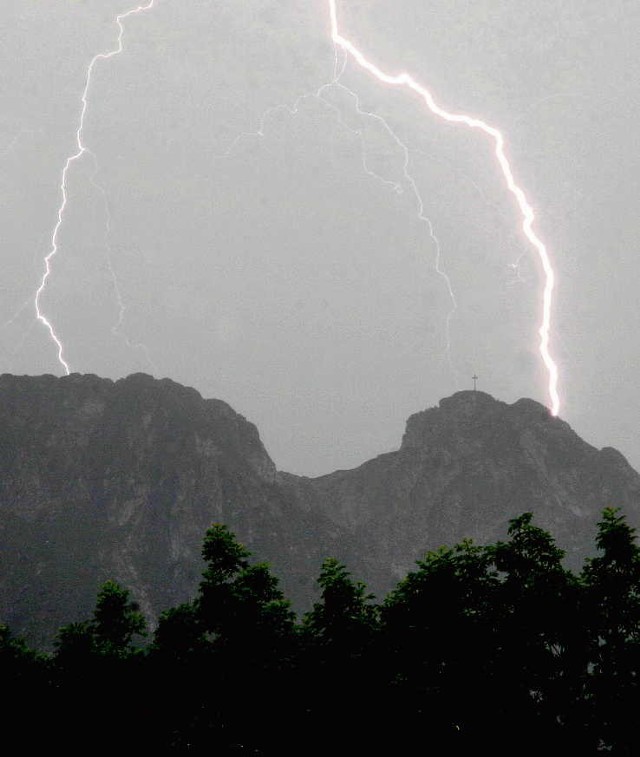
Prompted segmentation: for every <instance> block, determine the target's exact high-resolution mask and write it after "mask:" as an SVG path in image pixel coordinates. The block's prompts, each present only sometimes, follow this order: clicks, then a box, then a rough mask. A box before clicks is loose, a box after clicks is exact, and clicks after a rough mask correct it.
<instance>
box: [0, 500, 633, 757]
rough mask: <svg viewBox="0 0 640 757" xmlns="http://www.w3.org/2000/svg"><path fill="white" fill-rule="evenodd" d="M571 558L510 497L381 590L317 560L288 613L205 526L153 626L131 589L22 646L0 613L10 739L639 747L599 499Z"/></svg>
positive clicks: (190, 748)
mask: <svg viewBox="0 0 640 757" xmlns="http://www.w3.org/2000/svg"><path fill="white" fill-rule="evenodd" d="M596 546H597V548H598V556H597V557H595V558H593V559H590V560H588V561H587V562H586V564H585V566H584V568H583V570H582V571H581V573H580V574H575V573H573V572H571V571H569V570H567V569H566V568H565V567H564V566H563V563H562V559H563V552H562V551H561V550H560V549H559V548H558V547H557V546H556V545H555V543H554V540H553V538H552V537H551V535H550V534H549V533H547V532H546V531H544V530H543V529H541V528H539V527H537V526H536V525H534V524H533V522H532V516H531V515H530V514H524V515H522V516H520V517H518V518H516V519H514V520H513V521H511V523H510V528H509V535H508V538H507V540H506V541H504V542H498V543H496V544H493V545H490V546H485V547H481V546H477V545H475V544H473V543H471V542H469V541H464V542H462V543H461V544H458V545H456V546H454V547H443V548H441V549H439V550H437V551H435V552H430V553H428V554H427V555H426V556H425V557H424V559H423V560H421V561H419V562H418V563H417V567H416V569H415V571H413V572H412V573H410V574H409V575H408V576H407V577H406V578H405V579H404V580H403V581H401V582H400V583H399V584H398V586H397V587H396V588H395V589H394V590H393V591H392V592H391V593H390V594H389V595H388V596H387V597H386V598H385V599H384V601H382V602H381V603H379V604H376V603H375V601H374V598H373V597H372V596H371V595H370V594H368V593H367V589H366V587H365V586H364V584H362V583H360V582H357V581H354V580H353V579H352V578H351V576H350V574H349V573H348V571H347V570H346V568H345V566H344V565H341V564H340V563H339V562H338V561H336V560H334V559H327V560H326V561H325V562H324V564H323V566H322V570H321V573H320V577H319V586H320V599H319V601H318V602H317V603H316V604H315V605H314V606H313V608H312V610H311V611H310V612H308V613H307V614H306V615H304V616H303V617H302V618H301V619H298V618H296V616H295V615H294V613H293V612H292V610H291V607H290V604H289V602H288V600H287V599H286V598H285V597H284V596H283V594H282V592H281V591H280V589H279V588H278V581H277V579H276V578H275V577H274V576H273V575H272V574H271V572H270V570H269V567H268V566H267V565H265V564H253V563H251V562H250V561H249V557H250V555H249V552H248V551H247V550H246V549H245V548H244V546H242V545H241V544H239V543H238V542H237V540H236V539H235V537H234V535H233V534H232V533H231V532H230V531H229V530H228V529H227V528H226V527H225V526H221V525H214V526H213V527H212V528H210V529H209V530H208V531H207V534H206V536H205V540H204V546H203V556H204V559H205V562H206V570H205V572H204V574H203V578H202V581H201V583H200V587H199V591H198V595H197V596H196V598H195V599H194V600H193V601H191V602H188V603H186V604H183V605H180V606H179V607H176V608H173V609H171V610H169V611H167V612H165V613H164V614H163V615H162V617H161V618H160V621H159V624H158V627H157V629H156V630H155V632H154V634H153V635H152V636H150V637H149V636H146V630H145V622H144V619H143V617H142V615H141V614H140V612H139V610H138V608H137V606H136V605H135V603H134V602H133V601H132V600H131V599H130V596H129V593H128V591H127V590H126V589H124V588H122V587H121V586H119V585H118V584H116V583H115V582H112V581H109V582H107V583H106V584H105V585H104V586H103V587H102V589H101V591H100V593H99V595H98V598H97V603H96V609H95V611H94V614H93V617H92V618H91V619H90V620H87V621H86V622H83V623H74V624H71V625H68V626H65V627H64V628H62V629H61V630H60V631H59V634H58V637H57V643H56V649H55V652H54V653H53V654H49V655H45V654H41V653H38V652H36V651H33V650H31V649H29V648H28V647H27V646H26V645H25V644H24V643H23V642H22V641H21V640H19V639H16V638H14V637H13V636H12V635H11V633H10V632H9V630H8V629H7V628H6V627H4V626H0V676H1V678H0V680H1V681H2V685H3V690H4V694H5V697H4V701H5V705H4V706H3V708H2V712H3V721H4V722H3V724H2V732H3V736H4V740H5V743H10V742H12V741H13V740H16V742H17V743H18V744H20V745H21V746H22V748H23V750H29V749H30V748H34V747H38V748H42V747H46V748H47V749H51V748H52V747H56V748H64V749H65V750H66V751H67V752H69V753H74V752H76V751H80V750H82V751H83V753H93V752H98V753H100V752H102V751H106V750H114V749H118V750H119V751H123V750H124V751H126V752H129V751H134V750H135V751H142V753H145V754H147V753H148V754H153V753H161V752H164V751H178V752H193V753H204V752H207V753H209V754H212V755H234V754H248V755H249V754H251V755H265V756H267V755H268V756H271V755H273V756H274V757H275V756H276V755H293V754H295V755H316V754H318V755H320V754H323V755H327V754H329V755H360V754H369V753H372V754H378V753H380V754H392V755H396V754H397V755H409V754H424V755H431V754H432V755H439V754H461V755H462V754H465V755H467V754H473V753H476V752H477V753H483V754H485V753H488V754H494V755H507V754H509V755H513V754H518V755H523V754H525V755H526V754H536V755H537V754H540V753H541V752H542V753H545V752H546V753H547V754H550V755H555V754H576V755H581V757H585V756H586V757H588V756H589V755H596V754H614V755H637V754H640V728H639V727H638V725H637V723H636V720H637V715H636V713H637V712H638V708H639V705H640V696H639V685H638V673H639V671H640V548H639V547H638V546H637V545H636V537H635V531H634V529H632V528H631V527H629V526H628V525H627V524H626V522H625V520H624V518H623V517H622V515H621V514H620V513H619V512H618V511H616V510H613V509H607V510H605V511H604V513H603V516H602V520H601V522H600V524H599V527H598V534H597V539H596Z"/></svg>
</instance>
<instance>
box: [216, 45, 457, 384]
mask: <svg viewBox="0 0 640 757" xmlns="http://www.w3.org/2000/svg"><path fill="white" fill-rule="evenodd" d="M339 52H340V48H339V47H338V45H336V44H334V54H335V58H334V69H333V78H332V79H331V80H330V81H328V82H326V83H325V84H322V85H321V86H320V87H318V88H317V89H316V90H313V91H311V92H307V93H306V94H303V95H300V96H299V97H298V98H297V99H296V100H295V101H294V103H293V105H274V106H272V107H270V108H268V109H267V110H266V111H265V112H264V113H263V114H262V116H261V117H260V119H259V122H258V129H257V130H256V131H245V132H242V133H241V134H239V135H238V136H237V137H235V138H234V139H233V141H232V142H231V144H230V145H229V147H228V148H227V149H226V150H225V152H224V153H222V154H221V155H218V156H217V157H218V158H229V157H231V155H232V154H233V153H234V151H235V149H236V147H237V145H238V144H240V142H241V141H242V140H243V139H247V138H251V137H253V138H259V139H263V138H264V137H265V135H266V125H267V121H268V119H269V118H270V116H271V115H273V114H274V113H276V112H278V111H285V112H286V113H289V115H291V116H295V115H297V114H298V113H299V108H300V105H301V103H302V102H303V101H304V100H307V99H309V98H313V99H315V100H317V101H319V102H321V103H322V104H323V105H324V106H326V107H327V108H329V109H330V110H332V111H333V112H334V113H335V114H336V116H337V119H338V122H339V123H340V125H341V126H342V127H343V128H344V129H346V130H347V131H349V132H350V133H351V134H353V135H354V136H356V137H357V138H358V139H359V141H360V149H361V162H362V169H363V171H364V172H365V173H366V174H367V176H370V177H371V178H372V179H374V180H375V181H379V182H380V183H382V184H383V185H385V186H386V187H388V188H389V189H390V190H391V191H393V192H395V193H397V194H402V193H403V192H404V191H405V187H403V185H402V183H400V182H398V181H394V180H392V179H388V178H385V177H384V176H382V175H380V174H379V173H377V172H376V171H374V170H372V169H371V168H370V166H369V164H368V160H367V146H366V141H365V137H364V134H363V133H362V130H360V129H354V128H353V127H352V126H351V125H349V124H348V123H347V121H346V120H345V119H344V115H343V112H342V111H341V109H340V108H339V107H338V106H337V105H335V104H334V103H332V102H331V101H330V100H328V99H327V97H326V94H327V93H328V92H329V90H331V89H332V88H336V89H340V90H342V91H343V92H345V93H346V94H347V95H348V96H349V97H351V98H352V100H353V102H354V110H355V112H356V113H357V114H358V116H361V117H363V118H367V119H370V120H373V121H375V122H376V123H378V124H380V126H381V127H382V128H383V129H384V130H385V131H386V132H387V134H388V135H389V137H390V138H391V140H392V141H393V142H394V143H395V144H396V145H397V146H398V147H399V148H400V150H401V152H402V156H403V164H402V177H403V179H404V181H405V184H406V186H407V187H408V189H409V193H410V194H411V195H412V196H413V198H414V200H415V208H416V217H417V219H418V221H419V222H420V223H421V224H423V225H424V227H425V228H426V231H427V235H428V237H429V240H430V242H431V244H432V246H433V248H434V250H435V264H434V268H435V271H436V273H437V274H438V275H439V276H440V277H441V278H442V279H443V281H444V283H445V287H446V290H447V294H448V296H449V300H450V302H451V308H450V310H449V312H448V313H447V317H446V325H445V354H446V356H447V362H448V363H449V368H450V371H451V376H452V379H453V381H454V383H455V384H456V385H457V373H456V370H455V367H454V365H453V360H452V357H451V320H452V318H453V316H454V314H455V312H456V310H457V307H458V305H457V301H456V297H455V293H454V291H453V286H452V284H451V279H450V278H449V276H448V274H447V273H446V271H445V270H444V269H443V267H442V248H441V245H440V240H439V239H438V237H437V235H436V233H435V229H434V226H433V223H432V221H431V219H430V218H429V217H428V216H427V215H426V209H425V202H424V198H423V197H422V194H421V192H420V189H419V187H418V184H417V181H416V179H415V177H414V176H413V174H412V173H411V171H410V162H411V157H410V152H409V147H408V146H407V145H406V144H405V143H404V142H403V141H402V139H400V137H399V136H398V134H397V133H396V132H395V131H394V130H393V129H392V128H391V126H390V125H389V123H388V121H387V120H386V119H385V118H383V117H382V116H381V115H379V114H378V113H373V112H372V111H368V110H365V109H363V108H362V106H361V102H360V97H359V95H358V94H357V93H356V92H354V91H353V90H352V89H349V87H347V86H346V85H345V84H344V83H343V81H342V76H343V74H344V73H345V69H346V67H347V63H348V60H349V55H348V53H347V52H346V51H344V50H343V51H342V52H343V60H342V61H340V57H341V56H340V55H339Z"/></svg>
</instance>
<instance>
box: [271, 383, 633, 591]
mask: <svg viewBox="0 0 640 757" xmlns="http://www.w3.org/2000/svg"><path fill="white" fill-rule="evenodd" d="M280 480H281V482H282V484H283V486H284V487H285V488H286V489H287V490H289V491H291V492H294V493H295V494H293V496H294V498H295V499H297V500H298V501H299V502H300V503H301V506H302V505H303V504H304V505H306V506H307V507H309V508H311V510H312V511H313V512H324V513H327V514H328V515H329V516H330V517H331V519H332V520H333V521H334V522H336V523H337V524H339V525H340V526H342V527H343V528H344V529H347V531H348V532H349V533H352V534H353V535H354V537H355V538H356V541H358V542H362V541H364V539H365V538H366V539H368V540H369V553H368V556H369V557H370V558H371V559H370V561H369V563H368V565H367V572H372V571H373V569H374V568H375V567H376V566H380V565H383V566H385V568H386V569H387V570H388V571H389V573H387V577H385V576H380V578H381V579H382V581H383V583H382V584H378V583H374V587H375V588H376V589H378V590H380V589H382V590H386V589H388V584H385V583H384V581H385V578H386V580H388V576H389V575H390V576H391V577H392V579H393V581H394V582H395V581H397V580H398V579H399V578H402V577H403V576H404V575H405V574H406V572H407V571H408V570H410V569H411V568H412V566H413V563H414V561H415V559H416V558H418V557H419V556H420V555H421V553H423V552H424V551H425V550H426V549H434V548H437V547H438V546H440V545H442V544H453V543H455V542H457V541H460V540H461V539H462V538H465V537H470V538H473V539H474V541H476V542H478V543H488V542H492V541H495V540H497V539H499V538H502V537H504V536H505V535H506V529H507V526H508V521H509V519H510V518H513V517H515V516H516V515H519V514H521V513H523V512H528V511H531V512H533V513H534V514H535V518H536V523H537V524H539V525H541V526H543V527H545V528H548V529H549V530H550V531H551V532H552V533H553V535H554V536H555V537H556V538H557V541H558V543H559V544H560V546H562V547H563V548H564V549H565V550H566V551H567V562H568V564H569V565H571V566H572V567H579V566H580V565H581V563H582V561H583V559H584V557H585V556H587V555H593V554H594V551H595V547H594V536H595V525H596V522H597V520H598V519H599V517H600V514H601V512H602V509H603V508H604V507H607V506H616V507H622V508H623V510H624V512H625V513H626V515H627V518H628V520H629V522H630V523H631V524H633V525H636V526H637V525H639V524H640V476H639V475H638V474H637V473H636V472H635V471H634V470H633V469H632V468H631V466H630V465H629V464H628V463H627V461H626V460H625V458H624V457H623V456H622V455H621V454H620V453H619V452H617V451H616V450H614V449H611V448H605V449H603V450H597V449H595V448H594V447H592V446H590V445H589V444H587V443H586V442H584V441H582V440H581V439H580V437H578V435H577V434H575V433H574V432H573V431H572V429H571V428H570V427H569V426H568V424H566V423H565V422H564V421H562V420H560V419H558V418H553V417H552V416H551V415H550V414H549V412H548V410H547V409H546V408H544V407H543V406H542V405H540V404H538V403H537V402H534V401H533V400H528V399H522V400H519V401H518V402H516V403H514V404H513V405H507V404H505V403H503V402H498V401H496V400H495V399H493V398H492V397H491V396H489V395H488V394H485V393H483V392H473V391H469V392H458V393H457V394H455V395H453V396H452V397H449V398H447V399H444V400H442V401H441V402H440V405H439V407H437V408H431V409H429V410H426V411H424V412H421V413H417V414H415V415H413V416H411V417H410V418H409V421H408V422H407V427H406V432H405V434H404V438H403V440H402V445H401V447H400V449H399V450H398V451H397V452H391V453H389V454H385V455H380V456H379V457H377V458H375V459H374V460H371V461H369V462H367V463H365V464H364V465H362V466H360V467H359V468H357V469H355V470H350V471H338V472H336V473H332V474H330V475H328V476H323V477H321V478H316V479H300V478H296V477H293V476H288V475H286V474H280ZM366 557H367V555H363V559H365V560H366ZM372 563H373V564H372Z"/></svg>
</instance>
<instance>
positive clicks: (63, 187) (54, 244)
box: [34, 0, 155, 375]
mask: <svg viewBox="0 0 640 757" xmlns="http://www.w3.org/2000/svg"><path fill="white" fill-rule="evenodd" d="M154 4H155V0H149V2H147V3H146V4H144V5H139V6H137V7H136V8H132V9H131V10H129V11H127V12H126V13H121V14H119V15H118V16H116V24H117V26H118V39H117V44H116V47H115V48H114V49H113V50H110V51H109V52H106V53H98V54H97V55H95V56H94V57H93V58H92V59H91V62H90V63H89V67H88V68H87V74H86V77H85V85H84V89H83V91H82V96H81V102H82V107H81V109H80V119H79V122H78V128H77V129H76V151H75V152H74V153H73V155H70V156H69V157H68V158H67V160H66V162H65V164H64V168H63V169H62V174H61V177H60V194H61V196H62V201H61V203H60V206H59V208H58V214H57V222H56V224H55V226H54V228H53V232H52V235H51V248H50V250H49V253H48V254H47V256H46V257H45V258H44V267H45V271H44V274H43V276H42V279H41V281H40V286H39V287H38V289H37V291H36V295H35V299H34V305H35V310H36V317H37V319H38V321H40V323H42V325H43V326H44V327H45V328H46V329H47V330H48V332H49V336H50V337H51V339H52V340H53V342H54V343H55V345H56V348H57V351H58V361H59V363H60V365H61V366H62V367H63V369H64V371H65V373H66V374H67V375H69V374H70V372H71V369H70V367H69V363H68V362H67V361H66V360H65V358H64V348H63V345H62V341H61V340H60V338H59V337H58V335H57V334H56V331H55V329H54V327H53V324H52V323H51V321H50V320H49V319H48V318H47V317H46V316H45V315H44V313H43V312H42V310H41V309H40V298H41V296H42V294H43V292H44V290H45V289H46V286H47V280H48V279H49V276H50V275H51V261H52V260H53V258H54V257H55V255H56V253H57V252H58V234H59V232H60V228H61V226H62V224H63V222H64V214H65V210H66V208H67V202H68V191H67V176H68V174H69V170H70V168H71V166H72V165H73V164H74V163H75V162H76V161H78V160H80V158H81V157H82V156H83V155H84V153H85V152H87V148H86V147H85V145H84V143H83V141H82V132H83V130H84V122H85V116H86V114H87V108H88V96H89V89H90V87H91V78H92V76H93V71H94V69H95V67H96V64H97V63H98V61H101V60H109V59H110V58H114V57H115V56H116V55H120V53H121V52H122V51H123V49H124V46H123V37H124V23H123V22H124V21H125V19H127V18H129V17H130V16H134V15H137V14H139V13H144V12H145V11H148V10H151V8H153V6H154Z"/></svg>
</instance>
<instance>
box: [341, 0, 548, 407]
mask: <svg viewBox="0 0 640 757" xmlns="http://www.w3.org/2000/svg"><path fill="white" fill-rule="evenodd" d="M329 15H330V19H331V38H332V40H333V43H334V44H335V45H338V46H339V47H341V48H342V49H343V50H344V51H345V53H347V54H348V55H350V56H351V58H353V60H355V61H356V63H357V64H358V65H359V66H360V67H361V68H362V69H364V70H365V71H367V72H368V73H369V74H371V75H372V76H374V77H375V78H376V79H378V80H379V81H381V82H383V83H384V84H390V85H392V86H396V87H406V88H407V89H410V90H412V91H413V92H415V93H416V94H417V95H419V96H420V97H421V98H422V99H423V100H424V101H425V103H426V105H427V108H428V109H429V110H430V111H431V113H433V114H434V115H435V116H438V117H439V118H441V119H442V120H444V121H448V122H449V123H454V124H463V125H464V126H467V127H469V128H470V129H477V130H479V131H481V132H483V133H484V134H486V135H487V136H488V137H490V138H491V139H492V140H493V143H494V145H495V155H496V158H497V160H498V163H499V165H500V169H501V171H502V174H503V176H504V179H505V182H506V185H507V188H508V189H509V191H510V192H511V193H512V194H513V195H514V197H515V199H516V202H517V204H518V207H519V208H520V212H521V213H522V230H523V232H524V235H525V236H526V238H527V239H528V240H529V242H530V244H531V245H532V246H533V247H534V249H535V250H536V252H537V253H538V257H539V259H540V262H541V264H542V269H543V271H544V275H545V285H544V292H543V302H542V320H541V324H540V328H539V330H538V334H539V336H540V347H539V349H540V355H541V357H542V360H543V362H544V365H545V367H546V369H547V372H548V375H549V381H548V392H549V398H550V400H551V413H552V415H557V414H558V412H559V410H560V396H559V393H558V366H557V365H556V363H555V361H554V360H553V358H552V357H551V353H550V351H549V342H550V331H551V306H552V300H553V290H554V286H555V273H554V270H553V266H552V265H551V260H550V258H549V253H548V252H547V248H546V247H545V245H544V243H543V242H542V240H541V239H540V238H539V237H538V236H537V234H536V233H535V232H534V230H533V222H534V220H535V214H534V212H533V208H532V207H531V205H530V204H529V201H528V200H527V197H526V195H525V193H524V191H523V190H522V189H521V188H520V187H519V186H518V184H516V181H515V178H514V175H513V171H512V169H511V164H510V163H509V160H508V158H507V156H506V152H505V144H504V136H503V135H502V133H501V132H500V131H499V130H498V129H496V128H495V127H493V126H489V125H488V124H487V123H485V122H484V121H481V120H480V119H479V118H475V117H473V116H469V115H466V114H463V113H450V112H449V111H446V110H444V108H442V107H440V106H439V105H438V104H437V103H436V101H435V100H434V98H433V95H432V94H431V92H429V90H428V89H426V88H425V87H423V86H422V85H421V84H419V83H418V82H417V81H416V80H415V79H414V78H413V77H412V76H411V75H410V74H408V73H406V72H403V73H400V74H396V75H392V74H387V73H385V72H384V71H382V70H381V69H380V68H378V67H377V66H376V65H375V64H374V63H372V62H371V61H370V60H369V59H368V58H367V57H366V56H365V55H364V54H363V53H362V52H361V51H360V50H359V49H358V48H357V47H356V46H355V45H354V44H353V42H351V41H350V40H348V39H347V38H346V37H343V36H342V34H341V33H340V29H339V26H338V10H337V6H336V0H329Z"/></svg>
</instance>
